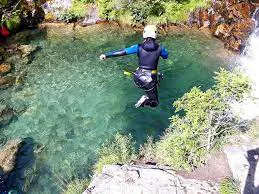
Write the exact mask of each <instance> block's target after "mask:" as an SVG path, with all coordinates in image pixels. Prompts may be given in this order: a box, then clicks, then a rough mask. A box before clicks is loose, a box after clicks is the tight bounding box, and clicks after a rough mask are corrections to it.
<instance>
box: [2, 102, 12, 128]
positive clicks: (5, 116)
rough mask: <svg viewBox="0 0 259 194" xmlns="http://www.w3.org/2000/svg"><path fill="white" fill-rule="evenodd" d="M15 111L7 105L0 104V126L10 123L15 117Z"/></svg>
mask: <svg viewBox="0 0 259 194" xmlns="http://www.w3.org/2000/svg"><path fill="white" fill-rule="evenodd" d="M14 115H15V114H14V111H13V109H11V108H8V107H6V106H5V105H0V127H1V126H3V125H6V124H8V123H9V122H10V121H11V120H12V118H13V117H14Z"/></svg>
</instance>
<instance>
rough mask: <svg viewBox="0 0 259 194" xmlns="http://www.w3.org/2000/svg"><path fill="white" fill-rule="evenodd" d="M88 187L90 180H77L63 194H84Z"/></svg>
mask: <svg viewBox="0 0 259 194" xmlns="http://www.w3.org/2000/svg"><path fill="white" fill-rule="evenodd" d="M88 185H89V181H88V180H80V179H76V180H74V181H72V182H70V183H69V184H68V185H67V187H66V189H65V190H64V191H63V194H82V193H83V192H84V191H85V190H86V188H87V187H88Z"/></svg>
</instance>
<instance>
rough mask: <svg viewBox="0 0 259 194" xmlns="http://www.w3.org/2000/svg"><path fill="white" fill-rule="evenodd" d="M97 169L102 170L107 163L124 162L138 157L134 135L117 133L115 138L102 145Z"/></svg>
mask: <svg viewBox="0 0 259 194" xmlns="http://www.w3.org/2000/svg"><path fill="white" fill-rule="evenodd" d="M98 156H99V157H98V161H97V163H96V165H95V168H96V171H97V172H101V171H102V168H103V166H104V165H106V164H124V163H128V162H130V161H131V160H134V159H135V158H136V156H135V150H134V143H133V142H132V136H131V135H128V136H124V135H121V134H116V135H115V137H114V140H113V141H111V142H107V143H105V144H103V145H102V147H101V149H100V150H99V152H98Z"/></svg>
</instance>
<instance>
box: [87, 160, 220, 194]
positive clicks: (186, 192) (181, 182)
mask: <svg viewBox="0 0 259 194" xmlns="http://www.w3.org/2000/svg"><path fill="white" fill-rule="evenodd" d="M122 193H123V194H133V193H134V194H158V193H159V194H173V193H177V194H198V193H199V194H203V193H204V194H205V193H206V194H209V193H218V185H217V184H216V183H209V182H206V181H199V180H194V179H185V178H183V177H181V176H179V175H176V174H175V171H173V170H172V169H170V168H167V167H158V166H154V165H143V166H141V165H123V166H120V165H106V166H104V168H103V171H102V173H101V174H99V175H95V176H94V178H93V180H92V182H91V184H90V185H89V187H88V189H87V190H86V191H85V192H84V193H83V194H122Z"/></svg>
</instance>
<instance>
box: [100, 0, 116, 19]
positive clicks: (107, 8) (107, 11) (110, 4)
mask: <svg viewBox="0 0 259 194" xmlns="http://www.w3.org/2000/svg"><path fill="white" fill-rule="evenodd" d="M97 4H98V8H99V15H100V17H102V18H105V19H109V20H115V19H117V17H118V15H119V9H117V8H116V1H115V0H97Z"/></svg>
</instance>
